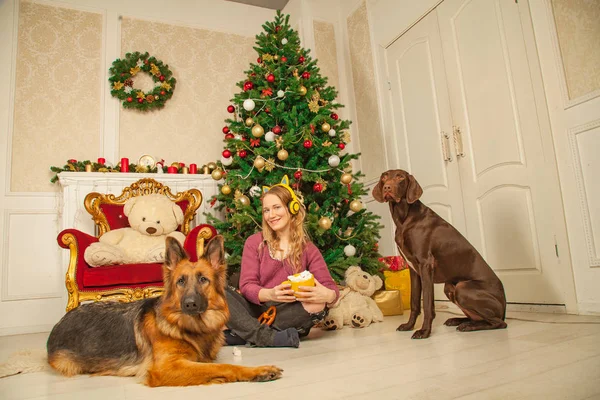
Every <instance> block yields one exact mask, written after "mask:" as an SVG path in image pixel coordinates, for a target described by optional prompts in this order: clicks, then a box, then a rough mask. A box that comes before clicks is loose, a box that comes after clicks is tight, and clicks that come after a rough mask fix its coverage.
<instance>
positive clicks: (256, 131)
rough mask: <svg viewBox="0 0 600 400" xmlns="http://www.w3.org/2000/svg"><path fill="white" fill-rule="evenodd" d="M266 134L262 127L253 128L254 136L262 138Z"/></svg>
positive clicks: (255, 126)
mask: <svg viewBox="0 0 600 400" xmlns="http://www.w3.org/2000/svg"><path fill="white" fill-rule="evenodd" d="M264 134H265V130H264V129H263V127H262V126H260V125H258V124H256V125H254V126H253V127H252V136H254V137H261V136H262V135H264Z"/></svg>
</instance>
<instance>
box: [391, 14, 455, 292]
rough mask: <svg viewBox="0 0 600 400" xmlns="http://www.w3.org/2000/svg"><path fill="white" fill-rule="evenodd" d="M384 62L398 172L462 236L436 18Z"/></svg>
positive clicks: (393, 47) (404, 39) (398, 45)
mask: <svg viewBox="0 0 600 400" xmlns="http://www.w3.org/2000/svg"><path fill="white" fill-rule="evenodd" d="M386 59H387V60H386V61H387V72H388V76H389V77H390V91H391V96H392V108H393V124H394V126H395V133H396V135H397V142H398V152H399V153H400V157H399V158H400V163H401V164H400V168H402V169H405V170H407V171H410V172H411V173H412V174H413V175H414V176H415V177H416V178H417V180H418V182H419V184H420V185H421V187H422V188H423V197H422V198H421V200H422V201H423V202H424V203H426V204H427V205H428V206H429V207H431V208H432V209H433V210H434V211H435V212H437V213H438V214H439V215H440V216H442V217H443V218H444V219H446V221H448V222H450V223H451V224H453V225H454V226H455V227H456V228H457V229H458V230H459V231H461V233H463V234H465V232H466V229H465V219H464V210H463V200H462V195H461V188H460V179H459V175H458V167H457V165H456V156H455V155H454V154H453V153H452V149H451V140H452V136H451V135H452V116H451V114H450V103H449V98H448V91H447V88H446V76H445V72H444V60H443V58H442V47H441V42H440V35H439V31H438V24H437V19H436V16H435V15H434V14H433V13H430V14H429V15H427V16H426V17H425V18H423V19H422V20H421V21H420V22H419V23H418V24H416V25H415V26H414V27H413V28H412V29H411V30H410V31H408V32H407V33H406V34H404V35H402V37H400V38H399V39H398V40H396V41H395V42H394V43H393V44H392V45H391V46H390V47H389V48H388V49H387V51H386ZM441 293H443V291H442V292H441ZM442 295H443V294H442ZM438 297H439V296H438ZM444 298H445V296H444Z"/></svg>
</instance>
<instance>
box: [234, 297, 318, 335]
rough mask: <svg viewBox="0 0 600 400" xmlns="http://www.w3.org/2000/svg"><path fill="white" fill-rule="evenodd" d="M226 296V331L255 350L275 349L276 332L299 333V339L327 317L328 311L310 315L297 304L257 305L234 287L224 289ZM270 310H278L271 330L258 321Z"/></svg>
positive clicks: (272, 303) (267, 303)
mask: <svg viewBox="0 0 600 400" xmlns="http://www.w3.org/2000/svg"><path fill="white" fill-rule="evenodd" d="M225 294H226V296H227V304H228V306H229V314H230V317H229V321H228V322H227V327H228V328H229V329H231V331H232V332H233V333H235V334H236V335H237V336H239V337H241V338H242V339H244V340H245V341H247V342H249V343H251V344H254V345H256V346H270V345H272V343H273V337H274V335H275V332H276V331H283V330H286V329H288V328H295V329H296V330H298V334H299V335H300V337H302V336H306V335H308V333H309V332H310V329H311V328H312V327H313V326H314V325H315V324H317V323H318V322H319V321H321V320H322V319H324V318H325V316H326V315H327V308H325V310H323V311H321V312H319V313H314V314H310V313H308V312H307V311H306V310H305V309H304V307H303V306H302V303H300V302H298V301H297V302H293V303H277V302H266V303H264V304H261V305H258V304H254V303H251V302H249V301H248V300H246V298H245V297H244V296H242V295H241V294H240V293H239V292H237V291H236V290H235V289H234V288H233V287H231V286H229V287H227V288H226V289H225ZM270 306H275V307H276V309H277V314H276V316H275V320H274V321H273V324H272V325H271V326H268V325H263V324H261V323H260V322H259V321H258V317H259V316H260V315H261V314H262V313H263V312H265V311H266V310H267V309H268V308H269V307H270Z"/></svg>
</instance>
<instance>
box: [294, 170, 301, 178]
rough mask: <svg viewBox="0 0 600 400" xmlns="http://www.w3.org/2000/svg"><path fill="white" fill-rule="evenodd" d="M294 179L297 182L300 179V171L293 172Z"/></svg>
mask: <svg viewBox="0 0 600 400" xmlns="http://www.w3.org/2000/svg"><path fill="white" fill-rule="evenodd" d="M294 178H296V179H297V180H300V179H302V171H300V170H298V171H296V172H294Z"/></svg>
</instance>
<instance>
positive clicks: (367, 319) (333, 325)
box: [323, 267, 383, 330]
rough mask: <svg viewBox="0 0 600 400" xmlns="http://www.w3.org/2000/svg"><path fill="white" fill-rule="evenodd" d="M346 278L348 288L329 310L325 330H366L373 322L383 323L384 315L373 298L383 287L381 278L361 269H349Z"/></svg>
mask: <svg viewBox="0 0 600 400" xmlns="http://www.w3.org/2000/svg"><path fill="white" fill-rule="evenodd" d="M345 277H346V278H345V280H346V287H345V288H344V289H343V290H342V291H341V292H340V296H339V298H338V300H337V302H336V303H335V304H334V305H333V307H332V308H330V309H329V315H327V317H326V318H325V320H324V322H323V323H324V324H325V329H328V330H334V329H342V328H343V327H344V325H350V326H352V327H354V328H364V327H366V326H369V325H370V324H371V322H381V321H383V313H382V312H381V310H380V309H379V307H377V303H375V300H373V299H372V298H371V296H372V295H373V294H374V293H375V291H376V290H377V289H379V288H380V287H381V286H382V285H383V281H382V280H381V278H380V277H378V276H376V275H370V274H368V273H366V272H364V271H363V270H362V269H361V268H360V267H350V268H348V269H347V270H346V273H345Z"/></svg>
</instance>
